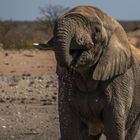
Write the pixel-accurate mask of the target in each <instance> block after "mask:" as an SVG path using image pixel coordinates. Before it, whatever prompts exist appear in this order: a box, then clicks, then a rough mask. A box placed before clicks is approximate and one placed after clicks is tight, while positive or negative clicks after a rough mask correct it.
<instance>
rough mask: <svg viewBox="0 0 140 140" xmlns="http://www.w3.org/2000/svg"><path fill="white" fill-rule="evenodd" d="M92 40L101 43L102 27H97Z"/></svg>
mask: <svg viewBox="0 0 140 140" xmlns="http://www.w3.org/2000/svg"><path fill="white" fill-rule="evenodd" d="M92 39H93V40H94V42H95V43H97V42H99V41H100V39H101V29H100V27H98V26H96V27H95V29H94V33H93V35H92Z"/></svg>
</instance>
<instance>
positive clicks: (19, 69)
mask: <svg viewBox="0 0 140 140" xmlns="http://www.w3.org/2000/svg"><path fill="white" fill-rule="evenodd" d="M55 64H56V63H55V59H54V55H53V52H51V51H47V52H43V51H21V52H20V51H3V50H1V51H0V140H11V139H14V140H57V139H58V138H59V129H58V126H59V125H58V115H57V76H56V74H55Z"/></svg>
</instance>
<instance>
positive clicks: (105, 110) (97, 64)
mask: <svg viewBox="0 0 140 140" xmlns="http://www.w3.org/2000/svg"><path fill="white" fill-rule="evenodd" d="M47 45H48V46H52V48H53V50H54V52H55V56H56V60H57V64H58V66H57V73H58V76H59V95H58V96H59V117H60V118H59V119H60V131H61V140H99V139H100V136H101V135H102V134H104V135H105V136H106V138H107V140H134V138H135V137H136V136H137V135H138V133H137V132H138V129H139V126H140V50H138V49H136V48H135V47H133V46H132V45H131V44H130V43H129V42H128V39H127V35H126V33H125V31H124V29H123V28H122V26H121V25H120V24H119V23H118V22H117V21H116V20H114V19H113V18H112V17H110V16H108V15H107V14H106V13H104V12H103V11H101V10H100V9H98V8H95V7H91V6H79V7H76V8H74V9H72V10H70V11H68V12H67V13H65V14H64V15H63V16H61V17H59V18H58V20H57V21H56V24H55V27H54V36H53V37H52V39H51V40H50V41H49V42H48V44H47ZM138 139H140V137H139V138H138Z"/></svg>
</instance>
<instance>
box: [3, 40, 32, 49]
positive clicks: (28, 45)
mask: <svg viewBox="0 0 140 140" xmlns="http://www.w3.org/2000/svg"><path fill="white" fill-rule="evenodd" d="M32 44H33V42H32V41H25V40H18V41H15V42H6V43H4V44H3V49H18V50H19V49H33V45H32Z"/></svg>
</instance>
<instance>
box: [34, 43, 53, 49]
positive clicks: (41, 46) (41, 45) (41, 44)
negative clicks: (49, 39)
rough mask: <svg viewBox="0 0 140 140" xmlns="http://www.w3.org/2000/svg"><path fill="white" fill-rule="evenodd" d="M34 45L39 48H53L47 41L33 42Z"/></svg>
mask: <svg viewBox="0 0 140 140" xmlns="http://www.w3.org/2000/svg"><path fill="white" fill-rule="evenodd" d="M33 47H35V48H37V49H39V50H52V47H51V46H49V45H48V44H45V43H33Z"/></svg>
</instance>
